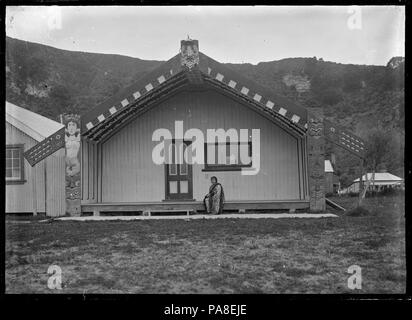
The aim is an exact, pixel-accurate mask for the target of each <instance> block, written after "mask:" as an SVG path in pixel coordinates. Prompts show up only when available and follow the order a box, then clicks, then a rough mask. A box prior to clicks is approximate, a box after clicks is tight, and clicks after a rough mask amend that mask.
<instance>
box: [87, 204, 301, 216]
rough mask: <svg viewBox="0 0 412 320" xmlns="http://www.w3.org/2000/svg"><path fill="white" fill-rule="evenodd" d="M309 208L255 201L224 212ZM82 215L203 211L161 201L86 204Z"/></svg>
mask: <svg viewBox="0 0 412 320" xmlns="http://www.w3.org/2000/svg"><path fill="white" fill-rule="evenodd" d="M306 208H309V201H308V200H281V201H279V200H278V201H276V200H261V201H259V200H257V201H227V202H226V203H225V206H224V210H237V211H239V212H245V211H246V210H270V209H273V210H289V211H290V212H294V211H295V210H296V209H306ZM81 210H82V213H93V215H95V216H98V215H100V213H117V212H118V213H121V212H136V213H137V212H144V213H148V215H150V214H151V213H152V212H185V213H187V214H188V213H189V212H191V211H193V212H196V211H203V210H204V206H203V202H201V201H163V202H138V203H87V204H82V206H81Z"/></svg>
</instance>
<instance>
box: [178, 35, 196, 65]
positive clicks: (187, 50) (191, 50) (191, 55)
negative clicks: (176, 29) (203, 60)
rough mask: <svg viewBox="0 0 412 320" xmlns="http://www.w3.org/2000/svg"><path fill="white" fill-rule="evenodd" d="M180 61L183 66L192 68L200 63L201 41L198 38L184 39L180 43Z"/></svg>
mask: <svg viewBox="0 0 412 320" xmlns="http://www.w3.org/2000/svg"><path fill="white" fill-rule="evenodd" d="M180 62H181V65H182V66H183V67H187V68H189V69H192V67H193V66H195V65H197V64H199V43H198V41H197V40H191V39H189V38H188V39H187V40H182V41H181V44H180Z"/></svg>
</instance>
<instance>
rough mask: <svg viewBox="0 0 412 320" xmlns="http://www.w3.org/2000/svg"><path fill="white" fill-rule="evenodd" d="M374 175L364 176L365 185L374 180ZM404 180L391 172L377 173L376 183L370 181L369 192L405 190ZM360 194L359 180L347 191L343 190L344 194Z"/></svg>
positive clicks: (354, 181)
mask: <svg viewBox="0 0 412 320" xmlns="http://www.w3.org/2000/svg"><path fill="white" fill-rule="evenodd" d="M372 177H373V173H372V172H369V173H367V176H366V174H365V175H363V176H362V182H363V183H364V184H366V183H367V181H370V180H372ZM403 183H404V180H403V179H402V178H400V177H397V176H395V175H393V174H391V173H389V172H376V173H375V179H374V181H370V183H369V187H368V191H372V190H374V191H378V192H379V191H382V190H385V189H388V188H403ZM351 192H355V193H358V192H359V178H357V179H355V180H353V182H352V184H351V185H350V186H349V187H347V188H346V189H344V190H342V193H351Z"/></svg>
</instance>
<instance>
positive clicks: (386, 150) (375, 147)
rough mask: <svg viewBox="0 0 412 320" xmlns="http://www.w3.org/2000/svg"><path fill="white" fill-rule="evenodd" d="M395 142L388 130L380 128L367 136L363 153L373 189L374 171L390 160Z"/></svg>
mask: <svg viewBox="0 0 412 320" xmlns="http://www.w3.org/2000/svg"><path fill="white" fill-rule="evenodd" d="M395 144H396V142H395V141H394V139H393V136H392V135H391V134H390V132H384V131H383V130H381V129H376V130H374V131H372V132H371V133H370V134H369V136H368V138H367V146H366V148H367V151H366V155H365V161H366V167H367V168H368V169H370V170H371V171H372V185H373V189H374V180H375V172H376V171H377V169H378V167H382V166H385V167H387V164H389V163H390V162H391V161H392V158H393V157H394V155H396V150H395Z"/></svg>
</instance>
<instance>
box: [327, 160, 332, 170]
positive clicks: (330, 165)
mask: <svg viewBox="0 0 412 320" xmlns="http://www.w3.org/2000/svg"><path fill="white" fill-rule="evenodd" d="M325 172H333V166H332V162H330V160H325Z"/></svg>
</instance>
